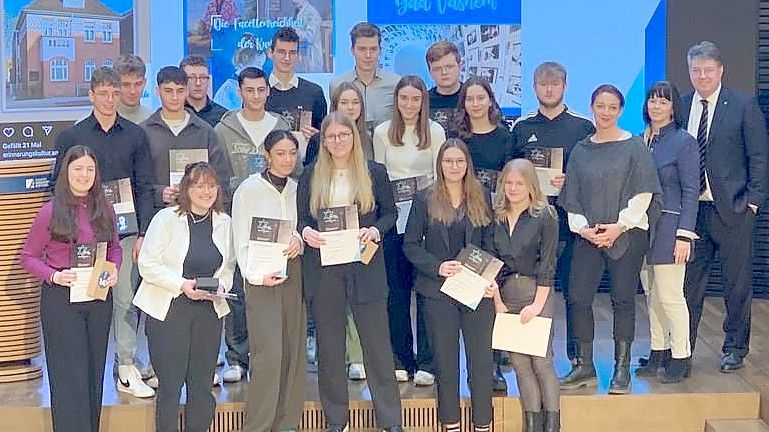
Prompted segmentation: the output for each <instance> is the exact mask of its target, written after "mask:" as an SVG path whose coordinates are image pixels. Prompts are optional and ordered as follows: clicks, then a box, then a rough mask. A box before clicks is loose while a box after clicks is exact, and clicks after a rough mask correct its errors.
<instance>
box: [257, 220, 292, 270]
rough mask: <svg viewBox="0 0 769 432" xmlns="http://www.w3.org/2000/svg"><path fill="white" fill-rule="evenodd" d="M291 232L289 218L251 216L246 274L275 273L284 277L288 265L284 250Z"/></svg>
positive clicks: (289, 240)
mask: <svg viewBox="0 0 769 432" xmlns="http://www.w3.org/2000/svg"><path fill="white" fill-rule="evenodd" d="M292 232H293V226H292V224H291V221H290V220H282V219H270V218H261V217H254V218H252V219H251V237H250V239H249V241H248V258H247V264H246V269H245V271H246V274H247V275H254V274H257V275H263V276H265V275H269V274H272V273H275V274H276V276H280V277H285V276H286V270H287V266H288V256H287V255H286V254H285V251H286V250H287V249H288V247H289V244H290V243H291V237H292Z"/></svg>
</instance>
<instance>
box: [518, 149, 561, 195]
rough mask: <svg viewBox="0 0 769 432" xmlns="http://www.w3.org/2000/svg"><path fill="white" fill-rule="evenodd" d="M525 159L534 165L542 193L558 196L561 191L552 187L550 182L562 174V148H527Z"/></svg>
mask: <svg viewBox="0 0 769 432" xmlns="http://www.w3.org/2000/svg"><path fill="white" fill-rule="evenodd" d="M526 159H528V160H530V161H531V163H533V164H534V167H535V169H536V171H537V178H538V179H539V188H540V190H542V193H543V194H545V195H547V196H558V194H559V193H561V190H560V189H558V188H555V187H553V185H552V184H550V181H551V180H553V178H555V177H557V176H559V175H561V174H563V148H560V147H555V148H551V147H527V148H526Z"/></svg>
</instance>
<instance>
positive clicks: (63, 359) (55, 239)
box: [21, 145, 122, 432]
mask: <svg viewBox="0 0 769 432" xmlns="http://www.w3.org/2000/svg"><path fill="white" fill-rule="evenodd" d="M61 166H62V168H63V169H61V170H59V175H58V178H57V179H56V188H55V190H54V195H53V199H52V200H51V201H50V202H48V203H46V204H45V205H43V207H42V208H41V209H40V212H39V213H38V215H37V218H35V221H34V222H33V223H32V227H31V228H30V231H29V236H28V237H27V241H26V243H25V244H24V249H22V251H21V264H22V265H23V266H24V268H25V269H26V270H27V271H28V272H29V273H30V274H31V275H33V276H35V277H37V278H38V279H40V280H41V281H42V283H43V286H42V289H41V296H40V318H41V321H42V324H43V339H44V343H45V359H46V363H47V364H48V382H49V386H50V392H51V414H52V416H53V430H54V432H98V430H99V417H100V416H101V397H102V390H103V388H102V387H103V381H104V362H105V359H106V356H107V337H108V336H109V327H110V322H111V320H112V295H111V293H110V294H107V298H106V300H104V301H102V300H97V299H93V298H90V297H88V296H87V295H86V294H85V293H84V292H80V290H78V289H76V285H77V283H78V282H83V281H78V272H76V270H74V269H73V268H74V267H75V263H74V262H73V261H74V260H75V258H79V259H78V261H80V260H83V261H85V260H93V259H94V258H95V256H94V254H93V251H94V250H95V247H96V244H97V243H101V242H106V244H107V260H108V261H111V262H113V263H115V265H116V266H117V267H118V268H119V267H120V261H121V257H122V252H121V250H120V243H119V242H118V236H117V230H116V228H115V213H114V211H113V209H112V206H111V205H110V204H109V202H108V201H107V198H106V197H105V195H104V191H103V189H102V184H101V179H100V177H99V169H98V166H97V163H96V156H94V154H93V152H92V151H91V150H90V149H89V148H88V147H85V146H82V145H76V146H73V147H71V148H70V149H69V150H67V153H66V154H65V155H64V157H63V158H62V164H61ZM79 277H83V276H82V273H81V276H79ZM116 282H117V274H114V275H112V276H110V277H109V279H108V280H107V285H108V286H110V287H111V286H113V285H114V284H115V283H116Z"/></svg>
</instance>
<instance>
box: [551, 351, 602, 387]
mask: <svg viewBox="0 0 769 432" xmlns="http://www.w3.org/2000/svg"><path fill="white" fill-rule="evenodd" d="M576 351H577V357H576V358H575V359H574V361H573V363H572V367H571V371H569V373H568V374H566V376H564V377H562V378H561V379H559V382H560V384H561V390H575V389H578V388H580V387H595V386H597V385H598V377H597V376H596V374H595V367H594V366H593V342H580V343H578V344H577V347H576Z"/></svg>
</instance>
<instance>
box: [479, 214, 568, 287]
mask: <svg viewBox="0 0 769 432" xmlns="http://www.w3.org/2000/svg"><path fill="white" fill-rule="evenodd" d="M491 243H492V246H491V247H490V249H493V250H489V252H491V253H492V254H494V255H496V256H497V258H499V259H501V260H502V261H503V262H504V263H505V267H504V268H503V269H502V274H503V275H505V274H507V275H509V274H512V273H518V274H520V275H523V276H529V277H532V278H534V279H536V281H537V285H538V286H553V280H554V276H555V265H556V260H557V255H558V215H557V214H556V212H555V209H554V208H553V207H552V206H547V207H545V208H544V209H542V210H540V211H539V213H538V214H537V215H536V216H532V215H531V214H530V213H529V212H528V211H524V212H523V213H522V214H521V215H520V216H519V217H518V221H517V222H516V223H515V227H514V228H513V233H512V234H510V226H509V224H508V223H507V222H503V223H499V222H495V223H494V225H493V228H492V242H491Z"/></svg>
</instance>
